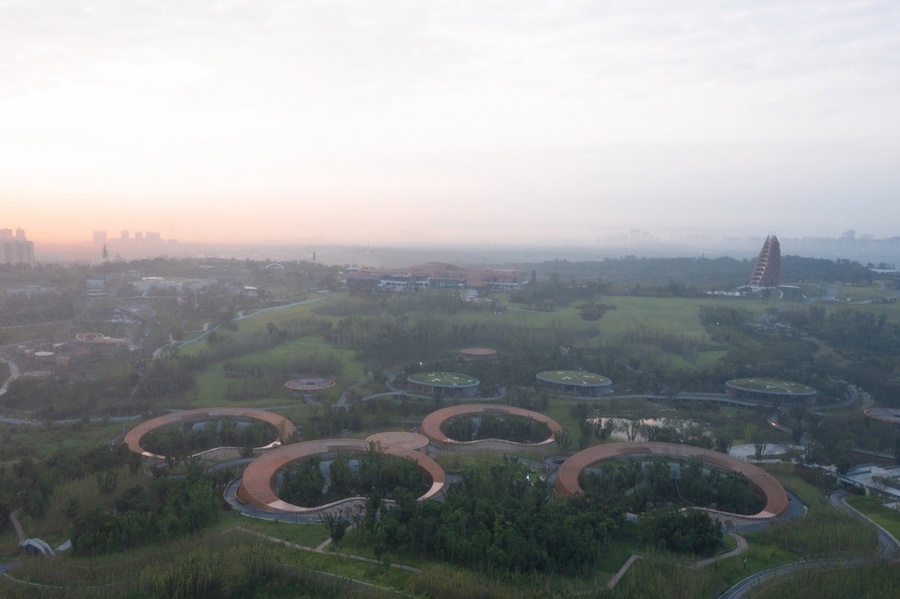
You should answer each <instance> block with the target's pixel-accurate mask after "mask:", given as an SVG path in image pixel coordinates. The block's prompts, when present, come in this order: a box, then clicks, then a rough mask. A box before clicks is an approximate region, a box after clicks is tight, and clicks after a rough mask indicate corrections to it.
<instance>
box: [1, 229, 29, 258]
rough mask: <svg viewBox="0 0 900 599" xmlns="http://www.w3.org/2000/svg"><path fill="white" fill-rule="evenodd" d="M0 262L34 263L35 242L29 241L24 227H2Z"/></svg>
mask: <svg viewBox="0 0 900 599" xmlns="http://www.w3.org/2000/svg"><path fill="white" fill-rule="evenodd" d="M0 264H29V265H30V264H34V242H32V241H28V239H26V237H25V230H24V229H16V235H15V237H13V235H12V231H11V230H10V229H0Z"/></svg>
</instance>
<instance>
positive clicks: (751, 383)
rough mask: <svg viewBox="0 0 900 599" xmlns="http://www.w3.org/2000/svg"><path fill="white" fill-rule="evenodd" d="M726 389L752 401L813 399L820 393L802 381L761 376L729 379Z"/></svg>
mask: <svg viewBox="0 0 900 599" xmlns="http://www.w3.org/2000/svg"><path fill="white" fill-rule="evenodd" d="M725 391H726V393H728V395H731V396H732V397H737V398H740V399H747V400H750V401H754V400H756V401H773V402H774V401H788V402H792V403H799V402H806V401H813V400H814V399H815V398H816V395H818V393H819V392H818V391H816V390H815V389H813V388H812V387H808V386H806V385H802V384H800V383H794V382H792V381H782V380H778V379H767V378H759V377H756V378H747V379H732V380H730V381H727V382H726V383H725Z"/></svg>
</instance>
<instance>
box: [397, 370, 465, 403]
mask: <svg viewBox="0 0 900 599" xmlns="http://www.w3.org/2000/svg"><path fill="white" fill-rule="evenodd" d="M406 383H407V384H408V385H409V390H410V391H412V392H413V393H419V394H422V395H433V396H435V397H475V395H477V394H478V385H479V384H480V383H479V381H478V379H476V378H475V377H473V376H469V375H467V374H462V373H459V372H418V373H416V374H411V375H410V376H409V377H407V379H406Z"/></svg>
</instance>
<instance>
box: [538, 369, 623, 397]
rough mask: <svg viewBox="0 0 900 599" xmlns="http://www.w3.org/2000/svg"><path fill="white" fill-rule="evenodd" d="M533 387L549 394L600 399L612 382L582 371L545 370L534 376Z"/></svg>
mask: <svg viewBox="0 0 900 599" xmlns="http://www.w3.org/2000/svg"><path fill="white" fill-rule="evenodd" d="M535 379H536V383H535V385H536V386H537V387H538V388H539V389H543V390H544V391H547V392H549V393H554V394H557V395H574V396H576V397H600V396H601V395H603V394H604V393H607V392H609V390H610V389H611V387H612V381H611V380H609V379H608V378H606V377H605V376H603V375H600V374H594V373H593V372H586V371H584V370H545V371H544V372H539V373H537V375H536V376H535Z"/></svg>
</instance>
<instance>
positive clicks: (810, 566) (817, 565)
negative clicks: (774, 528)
mask: <svg viewBox="0 0 900 599" xmlns="http://www.w3.org/2000/svg"><path fill="white" fill-rule="evenodd" d="M847 495H848V493H847V491H835V492H834V493H831V494H830V495H829V496H828V501H830V502H831V504H832V505H833V506H834V507H836V508H837V509H839V510H841V511H842V512H844V513H846V514H848V515H850V516H851V517H854V518H859V519H862V520H865V521H867V522H868V523H869V524H871V525H873V526H875V528H876V530H877V531H878V549H877V550H876V551H875V557H880V558H884V559H892V558H894V557H896V556H897V554H898V553H900V541H898V540H897V538H896V537H894V535H892V534H891V533H889V532H888V531H887V530H885V529H884V528H882V527H881V526H880V525H879V524H877V523H876V522H874V521H873V520H871V519H870V518H869V517H868V516H866V515H865V514H863V513H862V512H860V511H859V510H857V509H856V508H854V507H852V506H850V505H848V504H847V502H846V501H845V498H846V497H847ZM870 559H871V558H867V557H848V558H824V559H812V560H800V561H798V562H793V563H790V564H784V565H781V566H777V567H775V568H770V569H768V570H763V571H762V572H757V573H756V574H752V575H750V576H748V577H747V578H745V579H743V580H741V581H740V582H738V583H737V584H736V585H734V586H733V587H731V588H730V589H728V590H727V591H725V592H724V593H722V595H720V596H719V597H720V599H739V598H741V597H744V596H745V595H746V594H747V593H748V592H749V591H751V590H752V589H754V588H755V587H757V586H759V585H760V584H763V583H767V582H771V581H773V580H786V579H788V578H791V577H792V576H795V575H797V574H799V573H800V572H804V571H806V570H815V569H821V568H850V567H856V566H861V565H863V564H865V563H867V562H869V560H870Z"/></svg>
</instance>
